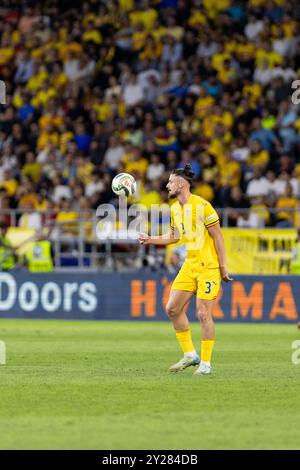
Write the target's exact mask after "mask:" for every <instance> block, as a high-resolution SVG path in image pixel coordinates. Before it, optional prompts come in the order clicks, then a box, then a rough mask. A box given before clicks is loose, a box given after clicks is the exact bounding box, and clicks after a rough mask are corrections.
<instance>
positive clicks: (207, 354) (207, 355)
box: [201, 339, 215, 362]
mask: <svg viewBox="0 0 300 470" xmlns="http://www.w3.org/2000/svg"><path fill="white" fill-rule="evenodd" d="M214 344H215V340H213V339H203V340H202V341H201V362H210V360H211V355H212V352H213V349H214Z"/></svg>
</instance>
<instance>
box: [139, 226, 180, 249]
mask: <svg viewBox="0 0 300 470" xmlns="http://www.w3.org/2000/svg"><path fill="white" fill-rule="evenodd" d="M179 239H180V236H179V234H178V233H177V231H176V230H173V229H172V228H170V229H169V231H168V232H167V233H166V234H165V235H161V236H157V237H150V236H149V235H147V234H146V233H140V234H139V242H140V244H141V245H160V246H166V245H171V244H172V243H176V242H178V240H179Z"/></svg>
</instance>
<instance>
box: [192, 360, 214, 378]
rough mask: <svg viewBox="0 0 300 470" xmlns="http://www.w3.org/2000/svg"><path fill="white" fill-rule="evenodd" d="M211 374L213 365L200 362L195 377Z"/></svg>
mask: <svg viewBox="0 0 300 470" xmlns="http://www.w3.org/2000/svg"><path fill="white" fill-rule="evenodd" d="M209 374H211V365H210V364H209V363H207V362H200V366H199V367H198V368H197V370H195V372H194V375H209Z"/></svg>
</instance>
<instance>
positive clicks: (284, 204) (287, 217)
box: [276, 183, 298, 228]
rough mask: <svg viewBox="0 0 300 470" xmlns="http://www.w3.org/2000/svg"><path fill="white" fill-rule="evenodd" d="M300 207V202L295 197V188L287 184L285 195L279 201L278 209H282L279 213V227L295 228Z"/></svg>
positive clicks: (277, 224)
mask: <svg viewBox="0 0 300 470" xmlns="http://www.w3.org/2000/svg"><path fill="white" fill-rule="evenodd" d="M297 207H298V200H297V198H296V197H295V196H294V195H293V188H292V186H291V184H290V183H287V184H286V188H285V193H284V195H283V196H280V197H279V198H278V199H277V203H276V209H281V210H280V211H279V212H277V223H276V226H277V227H282V228H285V227H294V225H295V216H296V209H297Z"/></svg>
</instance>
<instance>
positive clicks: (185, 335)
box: [166, 289, 200, 372]
mask: <svg viewBox="0 0 300 470" xmlns="http://www.w3.org/2000/svg"><path fill="white" fill-rule="evenodd" d="M193 295H194V292H193V291H183V290H174V289H172V290H171V292H170V297H169V300H168V303H167V305H166V312H167V315H168V317H169V318H170V320H171V322H172V324H173V327H174V329H175V331H176V337H177V340H178V342H179V344H180V346H181V349H182V351H183V358H182V359H180V361H179V362H177V363H176V364H173V365H172V366H171V367H170V369H169V371H170V372H181V371H182V370H184V369H186V368H187V367H190V366H196V365H198V364H199V363H200V359H199V356H198V355H197V353H196V351H195V348H194V345H193V341H192V336H191V331H190V325H189V321H188V318H187V315H186V312H187V309H188V306H189V303H190V300H191V298H192V297H193Z"/></svg>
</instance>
